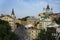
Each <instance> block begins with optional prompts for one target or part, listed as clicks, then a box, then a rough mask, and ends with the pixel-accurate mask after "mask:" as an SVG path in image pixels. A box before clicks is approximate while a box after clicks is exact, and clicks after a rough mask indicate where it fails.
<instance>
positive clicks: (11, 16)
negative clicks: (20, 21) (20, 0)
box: [0, 9, 16, 32]
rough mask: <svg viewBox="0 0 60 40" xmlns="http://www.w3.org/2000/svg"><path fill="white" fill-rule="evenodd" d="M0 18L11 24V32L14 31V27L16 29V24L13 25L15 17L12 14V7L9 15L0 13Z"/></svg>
mask: <svg viewBox="0 0 60 40" xmlns="http://www.w3.org/2000/svg"><path fill="white" fill-rule="evenodd" d="M0 19H1V20H4V21H8V22H9V25H10V26H11V31H12V32H14V31H15V29H16V25H15V21H16V17H15V14H14V9H12V13H11V15H4V14H2V15H1V16H0Z"/></svg>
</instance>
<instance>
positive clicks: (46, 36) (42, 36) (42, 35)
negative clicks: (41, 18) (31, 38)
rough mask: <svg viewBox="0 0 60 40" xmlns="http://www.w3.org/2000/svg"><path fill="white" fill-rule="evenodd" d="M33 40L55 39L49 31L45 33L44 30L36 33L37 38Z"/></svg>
mask: <svg viewBox="0 0 60 40" xmlns="http://www.w3.org/2000/svg"><path fill="white" fill-rule="evenodd" d="M35 40H55V37H54V36H52V33H51V31H50V30H47V31H45V29H43V30H41V31H40V33H38V37H37V38H36V39H35Z"/></svg>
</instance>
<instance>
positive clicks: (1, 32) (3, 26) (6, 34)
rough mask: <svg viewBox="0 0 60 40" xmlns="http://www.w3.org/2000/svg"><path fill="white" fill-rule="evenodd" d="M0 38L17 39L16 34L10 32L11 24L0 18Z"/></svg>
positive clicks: (1, 39) (3, 39) (4, 39)
mask: <svg viewBox="0 0 60 40" xmlns="http://www.w3.org/2000/svg"><path fill="white" fill-rule="evenodd" d="M0 40H18V37H17V35H16V34H15V33H14V32H11V26H10V25H9V23H8V22H7V21H3V20H0Z"/></svg>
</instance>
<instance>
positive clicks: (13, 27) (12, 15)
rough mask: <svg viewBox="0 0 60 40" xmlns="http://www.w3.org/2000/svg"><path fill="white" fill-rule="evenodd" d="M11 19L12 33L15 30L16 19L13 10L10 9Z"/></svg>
mask: <svg viewBox="0 0 60 40" xmlns="http://www.w3.org/2000/svg"><path fill="white" fill-rule="evenodd" d="M11 17H12V18H13V22H12V24H13V26H12V32H14V31H15V29H16V24H15V23H16V17H15V14H14V9H12V13H11Z"/></svg>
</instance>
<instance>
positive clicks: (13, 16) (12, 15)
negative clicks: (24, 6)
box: [11, 9, 16, 19]
mask: <svg viewBox="0 0 60 40" xmlns="http://www.w3.org/2000/svg"><path fill="white" fill-rule="evenodd" d="M11 17H12V18H14V19H15V18H16V17H15V14H14V9H12V13H11Z"/></svg>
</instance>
